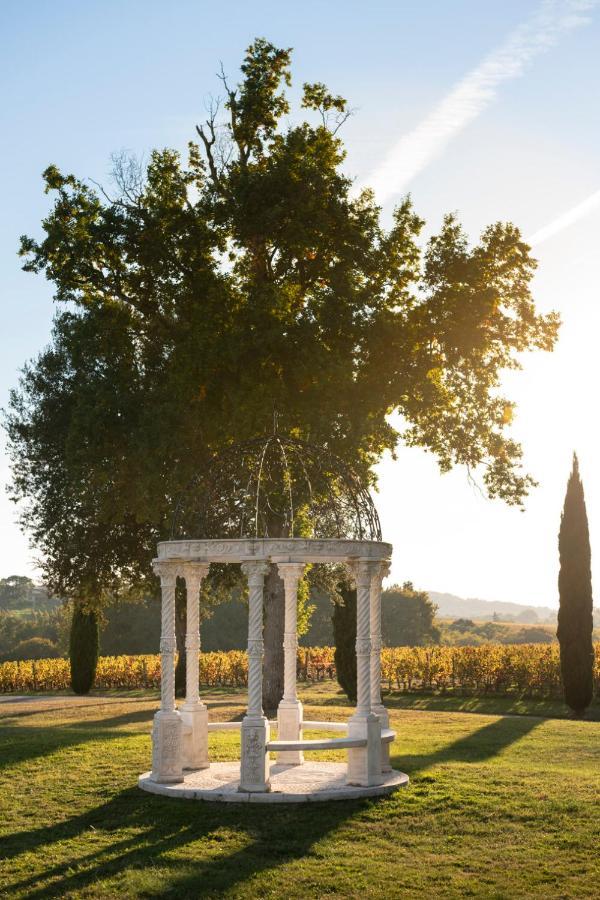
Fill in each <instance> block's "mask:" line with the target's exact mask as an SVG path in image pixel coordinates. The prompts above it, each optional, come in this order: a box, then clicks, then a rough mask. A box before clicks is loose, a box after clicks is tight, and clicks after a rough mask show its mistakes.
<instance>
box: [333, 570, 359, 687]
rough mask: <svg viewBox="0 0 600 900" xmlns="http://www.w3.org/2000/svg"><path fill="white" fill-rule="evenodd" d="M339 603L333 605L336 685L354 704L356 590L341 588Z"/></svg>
mask: <svg viewBox="0 0 600 900" xmlns="http://www.w3.org/2000/svg"><path fill="white" fill-rule="evenodd" d="M339 593H340V596H341V602H340V601H337V602H336V603H334V605H333V617H332V622H333V640H334V643H335V670H336V674H337V680H338V684H339V686H340V687H341V689H342V690H343V691H344V693H345V694H346V696H347V697H348V700H350V701H351V702H352V703H356V589H353V588H349V587H341V588H340V589H339Z"/></svg>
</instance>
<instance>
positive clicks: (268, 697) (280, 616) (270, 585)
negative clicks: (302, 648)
mask: <svg viewBox="0 0 600 900" xmlns="http://www.w3.org/2000/svg"><path fill="white" fill-rule="evenodd" d="M284 622H285V589H284V586H283V581H282V580H281V578H280V577H279V575H278V573H277V566H274V565H272V566H271V567H270V569H269V574H268V575H267V577H266V578H265V593H264V630H263V636H264V642H265V655H264V661H263V707H264V710H265V713H266V714H267V715H272V714H274V713H275V711H276V710H277V707H278V705H279V701H280V700H281V698H282V697H283V627H284Z"/></svg>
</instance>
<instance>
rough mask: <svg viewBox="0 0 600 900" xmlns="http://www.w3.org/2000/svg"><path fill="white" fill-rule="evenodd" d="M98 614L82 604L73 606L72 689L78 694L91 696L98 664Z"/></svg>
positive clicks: (70, 650)
mask: <svg viewBox="0 0 600 900" xmlns="http://www.w3.org/2000/svg"><path fill="white" fill-rule="evenodd" d="M98 643H99V642H98V613H97V612H96V610H94V609H87V608H86V607H85V606H84V605H83V604H81V603H75V604H74V605H73V619H72V622H71V637H70V641H69V661H70V664H71V687H72V688H73V691H74V692H75V693H76V694H89V692H90V690H91V689H92V686H93V684H94V678H95V677H96V666H97V664H98V649H99V647H98Z"/></svg>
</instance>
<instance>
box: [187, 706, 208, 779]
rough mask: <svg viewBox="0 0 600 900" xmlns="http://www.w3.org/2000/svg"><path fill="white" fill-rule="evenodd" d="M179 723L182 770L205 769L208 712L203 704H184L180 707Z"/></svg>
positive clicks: (206, 764)
mask: <svg viewBox="0 0 600 900" xmlns="http://www.w3.org/2000/svg"><path fill="white" fill-rule="evenodd" d="M181 721H182V724H183V729H182V732H183V734H182V756H183V768H184V769H207V768H208V766H209V765H210V762H209V759H208V710H207V708H206V706H205V705H204V703H190V705H189V706H188V705H187V704H186V703H184V704H183V706H182V707H181ZM186 726H187V727H186ZM188 729H189V730H188Z"/></svg>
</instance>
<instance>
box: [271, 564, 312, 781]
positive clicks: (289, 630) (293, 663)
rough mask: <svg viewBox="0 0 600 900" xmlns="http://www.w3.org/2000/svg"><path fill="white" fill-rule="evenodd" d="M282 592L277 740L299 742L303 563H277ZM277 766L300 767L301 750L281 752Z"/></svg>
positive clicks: (301, 759)
mask: <svg viewBox="0 0 600 900" xmlns="http://www.w3.org/2000/svg"><path fill="white" fill-rule="evenodd" d="M277 569H278V571H279V575H280V577H281V579H282V581H283V584H284V588H285V624H284V638H283V655H284V689H283V699H282V700H281V702H280V704H279V707H278V709H277V737H278V740H280V741H281V740H286V741H299V740H302V704H301V703H300V701H299V700H298V697H297V694H296V667H297V659H298V583H299V581H300V579H301V578H302V576H303V575H304V569H305V566H304V563H277ZM277 762H280V763H285V764H286V765H300V764H301V763H303V762H304V755H303V753H302V752H301V751H300V750H281V751H279V753H278V754H277Z"/></svg>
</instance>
